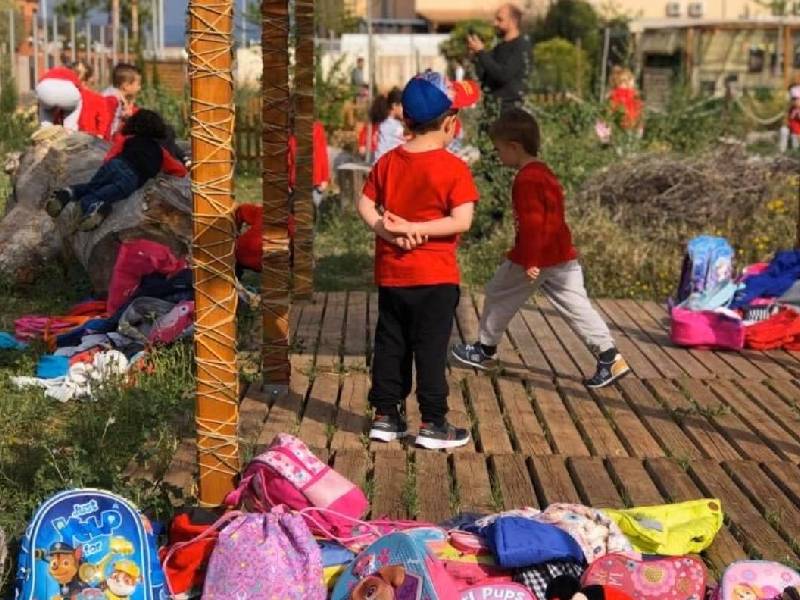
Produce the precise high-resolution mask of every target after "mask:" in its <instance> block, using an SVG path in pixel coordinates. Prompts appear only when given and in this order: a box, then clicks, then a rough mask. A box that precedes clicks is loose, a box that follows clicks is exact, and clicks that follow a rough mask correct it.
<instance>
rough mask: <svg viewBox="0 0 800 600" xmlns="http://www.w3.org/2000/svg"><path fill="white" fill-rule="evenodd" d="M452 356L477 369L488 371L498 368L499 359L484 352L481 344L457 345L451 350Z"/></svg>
mask: <svg viewBox="0 0 800 600" xmlns="http://www.w3.org/2000/svg"><path fill="white" fill-rule="evenodd" d="M450 354H451V355H452V356H453V358H455V359H456V360H457V361H458V362H460V363H461V364H464V365H467V366H468V367H475V368H476V369H481V370H484V371H486V370H488V369H493V368H495V367H496V366H497V359H496V358H495V357H494V356H490V355H488V354H486V352H484V351H483V346H481V345H480V343H478V342H475V343H474V344H456V345H455V346H453V347H452V348H451V349H450Z"/></svg>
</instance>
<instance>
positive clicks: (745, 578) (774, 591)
mask: <svg viewBox="0 0 800 600" xmlns="http://www.w3.org/2000/svg"><path fill="white" fill-rule="evenodd" d="M796 586H800V574H798V573H797V572H796V571H794V570H792V569H790V568H789V567H784V566H783V565H782V564H780V563H776V562H770V561H766V560H740V561H737V562H735V563H733V564H731V565H730V566H729V567H728V568H727V569H725V572H724V573H723V574H722V581H720V584H719V587H717V589H716V591H715V592H714V596H713V598H714V600H772V599H773V598H777V597H778V596H780V595H781V594H782V593H783V591H784V590H785V589H786V588H787V587H796Z"/></svg>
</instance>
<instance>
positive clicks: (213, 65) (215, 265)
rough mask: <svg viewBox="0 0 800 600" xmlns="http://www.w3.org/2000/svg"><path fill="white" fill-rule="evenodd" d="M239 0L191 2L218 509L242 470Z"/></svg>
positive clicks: (209, 438)
mask: <svg viewBox="0 0 800 600" xmlns="http://www.w3.org/2000/svg"><path fill="white" fill-rule="evenodd" d="M232 43H233V0H227V1H222V0H190V2H189V82H190V86H191V96H192V114H191V138H192V163H193V167H192V195H193V199H194V239H193V242H192V258H193V269H194V282H195V305H196V319H195V336H194V341H195V360H196V365H197V395H196V421H197V453H198V464H199V466H200V477H199V496H200V503H201V505H204V506H218V505H220V504H221V503H222V500H223V499H224V497H225V494H226V493H227V492H228V491H229V490H231V489H232V487H233V481H234V477H235V476H236V474H237V473H238V471H239V453H238V441H237V427H238V418H239V411H238V399H239V393H238V391H239V375H238V369H237V366H236V303H237V293H236V288H235V276H234V241H235V236H236V232H235V225H234V219H233V210H234V197H233V166H234V160H233V158H234V157H233V126H234V105H233V76H232V73H231V62H232V61H231V58H232V55H231V48H232Z"/></svg>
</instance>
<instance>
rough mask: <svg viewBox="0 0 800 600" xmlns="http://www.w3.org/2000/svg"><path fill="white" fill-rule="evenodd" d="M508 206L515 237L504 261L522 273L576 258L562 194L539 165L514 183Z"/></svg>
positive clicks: (526, 169)
mask: <svg viewBox="0 0 800 600" xmlns="http://www.w3.org/2000/svg"><path fill="white" fill-rule="evenodd" d="M511 197H512V204H513V208H514V221H515V226H516V230H517V235H516V238H515V240H514V247H513V248H512V249H511V251H510V252H509V253H508V259H509V260H510V261H511V262H513V263H516V264H518V265H520V266H521V267H522V268H524V269H529V268H531V267H538V268H540V269H543V268H546V267H553V266H555V265H559V264H561V263H565V262H567V261H570V260H575V259H576V258H578V251H577V250H576V249H575V247H574V246H573V245H572V233H570V230H569V226H568V225H567V221H566V216H565V214H564V190H563V189H562V187H561V184H560V183H559V182H558V179H557V178H556V176H555V174H554V173H553V172H552V171H551V170H550V168H549V167H548V166H547V165H546V164H544V163H543V162H540V161H534V162H532V163H529V164H527V165H525V166H524V167H522V169H520V171H519V173H517V176H516V178H515V179H514V186H513V188H512V193H511Z"/></svg>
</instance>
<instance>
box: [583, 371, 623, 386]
mask: <svg viewBox="0 0 800 600" xmlns="http://www.w3.org/2000/svg"><path fill="white" fill-rule="evenodd" d="M630 372H631V368H630V367H628V368H627V369H625V370H624V371H623V372H622V373H618V374H616V375H614V376H613V377H612V378H611V379H609V380H608V381H604V382H603V383H601V384H600V385H589V384H588V383H587V384H586V387H587V388H589V389H590V390H600V389H603V388H604V387H608V386H609V385H611V384H612V383H614V382H615V381H619V380H620V379H622V378H623V377H625V375H627V374H628V373H630Z"/></svg>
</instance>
